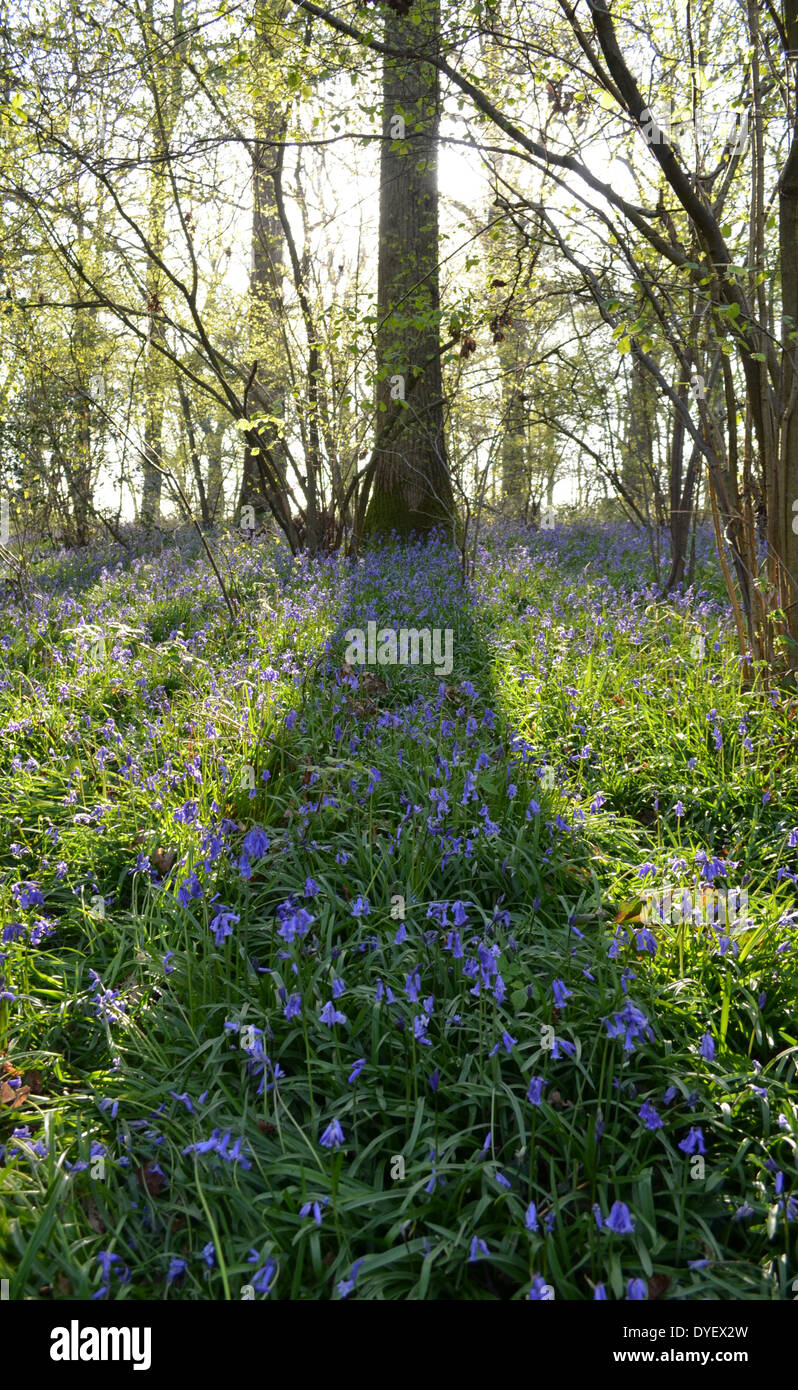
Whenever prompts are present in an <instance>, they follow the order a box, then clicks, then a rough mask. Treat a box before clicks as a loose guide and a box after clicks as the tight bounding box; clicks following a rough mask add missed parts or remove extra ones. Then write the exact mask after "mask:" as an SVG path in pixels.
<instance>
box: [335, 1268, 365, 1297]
mask: <svg viewBox="0 0 798 1390" xmlns="http://www.w3.org/2000/svg"><path fill="white" fill-rule="evenodd" d="M362 1263H363V1260H362V1259H359V1260H355V1263H354V1264H353V1265H352V1269H351V1272H350V1274H349V1278H348V1279H340V1280H339V1281H338V1283H337V1284H336V1289H337V1290H338V1293H339V1295H340V1297H341V1298H348V1297H349V1295H350V1293H352V1290H353V1289H354V1287H355V1284H356V1283H357V1276H358V1273H359V1272H360V1266H361V1265H362Z"/></svg>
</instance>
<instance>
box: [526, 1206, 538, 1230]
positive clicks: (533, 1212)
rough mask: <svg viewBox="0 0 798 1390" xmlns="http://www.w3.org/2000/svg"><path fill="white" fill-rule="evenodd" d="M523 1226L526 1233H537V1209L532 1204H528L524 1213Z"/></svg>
mask: <svg viewBox="0 0 798 1390" xmlns="http://www.w3.org/2000/svg"><path fill="white" fill-rule="evenodd" d="M524 1225H525V1226H526V1229H527V1230H528V1231H537V1229H538V1209H537V1207H536V1206H535V1203H534V1202H530V1203H529V1206H528V1207H527V1209H526V1211H525V1212H524Z"/></svg>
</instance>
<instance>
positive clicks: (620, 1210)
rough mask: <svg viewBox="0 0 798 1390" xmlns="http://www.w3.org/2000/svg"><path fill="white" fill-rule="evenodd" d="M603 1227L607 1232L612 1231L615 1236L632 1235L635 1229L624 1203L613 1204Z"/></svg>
mask: <svg viewBox="0 0 798 1390" xmlns="http://www.w3.org/2000/svg"><path fill="white" fill-rule="evenodd" d="M604 1225H605V1226H606V1228H607V1230H608V1231H614V1232H615V1234H616V1235H617V1236H629V1235H632V1233H633V1232H634V1228H635V1227H634V1222H633V1220H632V1218H631V1216H630V1215H629V1208H628V1207H627V1205H626V1203H625V1202H613V1204H612V1207H611V1209H610V1214H609V1216H608V1217H607V1219H606V1221H605V1222H604Z"/></svg>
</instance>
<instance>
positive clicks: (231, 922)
mask: <svg viewBox="0 0 798 1390" xmlns="http://www.w3.org/2000/svg"><path fill="white" fill-rule="evenodd" d="M240 920H241V918H240V916H239V914H238V913H237V912H231V911H230V909H229V908H224V907H223V908H220V909H219V911H218V912H217V913H216V916H215V917H214V918H213V920H212V921H211V922H210V924H209V925H210V929H211V931H212V932H213V934H214V941H215V942H216V945H217V946H221V945H222V942H223V941H225V940H226V938H227V937H228V936H231V935H232V932H233V927H234V926H235V925H236V923H237V922H239V921H240Z"/></svg>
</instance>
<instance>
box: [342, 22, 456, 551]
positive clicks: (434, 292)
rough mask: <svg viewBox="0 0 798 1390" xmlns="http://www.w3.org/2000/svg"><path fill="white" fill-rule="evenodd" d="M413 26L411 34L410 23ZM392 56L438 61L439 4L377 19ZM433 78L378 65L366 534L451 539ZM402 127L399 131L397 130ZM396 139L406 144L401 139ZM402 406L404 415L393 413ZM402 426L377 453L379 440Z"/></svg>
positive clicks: (410, 68) (425, 71)
mask: <svg viewBox="0 0 798 1390" xmlns="http://www.w3.org/2000/svg"><path fill="white" fill-rule="evenodd" d="M413 18H416V19H418V20H419V21H420V22H419V23H417V24H414V23H413V22H412V19H413ZM385 41H386V43H387V44H390V45H392V46H393V47H395V48H406V49H412V50H414V51H415V52H419V51H421V50H423V49H424V48H426V49H427V51H433V52H434V51H436V48H437V45H438V41H439V10H438V0H416V3H415V5H414V6H413V8H412V14H411V15H407V16H406V15H399V14H396V13H395V12H394V11H393V10H391V11H388V12H387V13H386V16H385ZM439 106H440V84H439V80H438V74H437V70H436V69H434V68H432V67H431V66H429V65H428V64H424V63H422V62H419V61H417V60H413V59H409V60H406V61H404V60H401V59H393V58H388V57H386V58H385V59H384V60H383V118H382V134H383V141H382V153H381V159H380V233H379V235H380V240H379V268H378V276H377V316H378V328H377V369H378V381H377V390H376V405H377V432H378V446H377V456H376V461H375V470H374V482H373V489H372V494H371V499H370V501H369V505H368V509H367V512H366V517H365V523H364V528H363V529H364V534H366V535H368V534H384V533H386V532H390V531H392V530H396V531H397V532H399V533H400V534H402V535H407V534H408V533H409V532H410V531H418V532H422V533H423V532H426V531H429V530H430V529H431V528H432V527H433V526H439V525H443V526H444V527H445V529H446V531H447V532H448V534H449V535H451V536H453V535H454V531H455V526H456V518H455V507H454V496H453V493H452V484H451V479H450V476H449V469H448V464H447V458H446V446H445V442H444V432H443V390H442V380H441V362H440V333H439V304H440V300H439V280H438V173H437V138H438V121H439ZM403 126H404V129H403ZM402 137H404V138H402ZM402 399H405V400H406V405H404V406H402V405H398V404H397V402H400V401H401V400H402ZM397 409H399V410H401V412H402V418H401V419H400V421H399V422H398V427H397V428H395V429H393V430H391V432H390V434H389V436H388V438H387V439H386V441H385V442H384V444H382V445H380V444H379V431H380V429H381V427H382V425H383V423H384V421H385V419H386V417H387V415H388V412H391V414H393V413H394V412H395V411H396V410H397Z"/></svg>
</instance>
